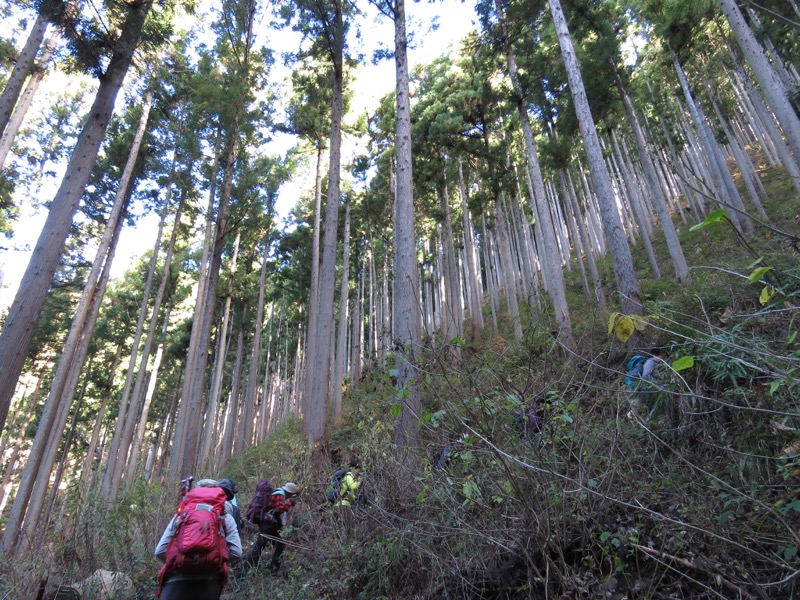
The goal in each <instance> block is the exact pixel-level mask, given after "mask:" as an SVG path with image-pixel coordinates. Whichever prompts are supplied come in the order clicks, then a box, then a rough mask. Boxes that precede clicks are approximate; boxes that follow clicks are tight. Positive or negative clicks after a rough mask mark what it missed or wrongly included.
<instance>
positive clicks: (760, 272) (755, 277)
mask: <svg viewBox="0 0 800 600" xmlns="http://www.w3.org/2000/svg"><path fill="white" fill-rule="evenodd" d="M770 271H772V267H758V268H757V269H756V270H755V271H753V272H752V273H750V283H758V282H759V281H761V278H762V277H763V276H764V275H766V274H767V273H769V272H770Z"/></svg>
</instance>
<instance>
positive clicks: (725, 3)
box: [719, 0, 800, 158]
mask: <svg viewBox="0 0 800 600" xmlns="http://www.w3.org/2000/svg"><path fill="white" fill-rule="evenodd" d="M719 5H720V8H721V9H722V13H723V14H724V15H725V17H726V18H727V19H728V23H729V24H730V26H731V31H733V35H734V37H735V38H736V41H737V42H738V44H739V47H740V48H741V49H742V52H743V53H744V55H745V58H746V59H747V62H748V63H749V64H750V70H751V71H752V73H753V76H754V77H755V79H756V81H758V85H759V87H760V88H761V91H762V93H763V94H764V97H765V98H766V100H767V103H768V104H769V106H770V108H771V109H772V111H773V112H774V113H775V116H776V117H777V118H778V122H779V123H780V126H781V128H782V129H783V131H784V133H785V134H786V139H787V140H788V141H789V145H790V146H791V147H792V150H793V151H794V155H795V158H798V157H800V118H798V116H797V113H796V112H795V111H794V109H793V108H792V104H791V102H790V101H789V98H788V92H789V90H786V89H785V88H784V87H783V85H782V84H781V81H780V78H779V77H778V74H777V73H776V72H775V69H774V67H773V66H772V64H771V63H770V62H769V59H768V58H767V56H766V54H765V53H764V49H763V48H762V47H761V46H760V45H759V43H758V40H757V39H756V36H755V35H754V34H753V30H752V29H750V26H749V25H748V24H747V22H746V21H745V18H744V15H743V14H742V11H741V10H739V7H738V5H737V4H736V0H719Z"/></svg>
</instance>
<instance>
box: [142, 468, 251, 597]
mask: <svg viewBox="0 0 800 600" xmlns="http://www.w3.org/2000/svg"><path fill="white" fill-rule="evenodd" d="M155 556H156V558H158V559H159V560H161V561H163V562H164V566H163V567H162V568H161V572H160V573H159V574H158V588H159V589H158V597H159V598H160V599H161V600H219V598H220V596H221V595H222V587H223V586H224V585H225V582H226V581H227V579H228V562H229V560H231V559H234V560H236V559H238V558H240V557H241V556H242V543H241V541H240V539H239V530H238V529H237V528H236V522H235V521H234V520H233V516H232V515H231V513H230V512H229V511H226V502H225V491H224V490H223V489H222V488H221V487H219V486H218V484H217V482H216V481H215V480H214V479H203V480H202V481H200V482H198V484H197V487H196V488H194V489H193V490H189V491H188V492H186V495H185V496H184V497H183V500H182V501H181V503H180V505H179V506H178V511H177V514H176V515H175V516H174V517H172V519H171V520H170V522H169V524H168V525H167V528H166V529H165V530H164V534H163V535H162V536H161V539H160V540H159V542H158V545H157V546H156V549H155Z"/></svg>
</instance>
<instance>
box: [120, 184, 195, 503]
mask: <svg viewBox="0 0 800 600" xmlns="http://www.w3.org/2000/svg"><path fill="white" fill-rule="evenodd" d="M190 170H191V169H190ZM186 193H187V189H186V188H184V190H183V192H182V197H181V199H180V201H179V203H178V208H177V210H176V213H175V223H174V225H173V227H172V233H171V235H170V239H169V243H168V245H167V252H166V255H165V257H164V268H163V272H162V274H161V281H160V282H159V285H158V290H157V291H156V297H155V300H154V304H153V311H152V313H151V315H150V323H149V325H148V328H147V334H146V335H145V339H144V344H143V346H142V355H141V358H140V360H139V369H138V371H137V373H136V381H135V382H134V385H133V392H132V393H131V399H130V407H129V409H128V416H127V419H126V420H125V423H124V425H122V434H121V438H120V443H119V453H118V456H117V460H116V462H115V466H114V472H113V474H112V479H111V494H110V496H111V497H112V498H113V497H115V496H116V494H117V491H118V490H119V485H120V483H121V481H122V475H123V473H124V474H125V479H126V485H128V486H129V485H130V484H131V483H132V482H133V481H132V478H133V473H134V469H135V468H136V461H137V455H138V451H139V448H138V445H137V443H136V441H135V440H134V427H137V424H138V429H139V431H140V432H143V431H144V425H145V424H146V420H147V415H146V413H147V410H142V409H141V408H140V407H142V406H143V402H144V401H145V399H146V397H147V393H146V389H145V384H146V383H147V385H148V387H151V386H154V385H155V373H154V372H153V371H150V372H148V369H147V366H148V364H149V362H150V354H151V352H152V348H153V343H154V341H155V336H156V331H157V328H158V322H159V315H160V313H161V304H162V302H163V301H164V294H165V293H166V289H167V284H168V283H169V274H170V266H171V263H172V254H173V252H174V248H175V240H176V238H177V234H178V229H179V227H180V222H181V214H182V210H183V204H184V202H185V201H186ZM167 206H168V204H167ZM158 250H159V246H158V245H156V247H155V248H154V249H153V253H154V255H156V256H158ZM148 279H152V277H151V276H150V275H149V274H148ZM146 287H147V288H148V289H147V291H146V295H145V299H147V297H148V296H149V295H150V290H149V286H146ZM145 312H146V311H145ZM148 375H149V378H150V381H149V382H148V381H147V380H148ZM148 409H149V405H148ZM143 416H144V421H145V423H142V417H143ZM139 435H140V436H141V433H140V434H139Z"/></svg>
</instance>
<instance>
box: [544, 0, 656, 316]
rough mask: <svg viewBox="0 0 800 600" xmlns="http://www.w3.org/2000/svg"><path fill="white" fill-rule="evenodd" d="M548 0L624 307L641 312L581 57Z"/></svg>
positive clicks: (558, 7)
mask: <svg viewBox="0 0 800 600" xmlns="http://www.w3.org/2000/svg"><path fill="white" fill-rule="evenodd" d="M549 2H550V11H551V13H552V14H553V22H554V24H555V28H556V33H557V34H558V43H559V46H560V47H561V55H562V56H563V57H564V62H565V64H566V67H567V79H568V80H569V88H570V92H571V94H572V99H573V103H574V104H575V112H576V114H577V116H578V123H579V126H580V130H581V135H582V137H583V145H584V147H585V148H586V155H587V158H588V160H589V167H590V172H591V176H592V182H593V183H594V187H595V192H596V193H597V200H598V202H599V203H600V217H601V219H602V221H603V230H604V231H605V235H606V239H607V240H608V245H609V251H610V253H611V263H612V265H613V268H614V277H615V278H616V281H617V291H618V292H619V296H620V302H621V306H622V311H623V312H624V313H626V314H639V315H640V314H642V310H643V307H642V298H641V293H640V291H639V281H638V279H637V278H636V271H635V269H634V266H633V257H632V256H631V249H630V248H629V247H628V241H627V239H626V237H625V232H624V231H623V229H622V222H621V221H620V217H619V213H618V212H617V209H616V202H615V199H614V192H613V189H612V185H611V178H610V177H609V175H608V170H607V169H606V165H605V163H604V162H603V154H602V151H601V149H600V140H599V138H598V136H597V131H596V129H595V124H594V118H593V117H592V112H591V109H590V108H589V100H588V98H587V96H586V90H585V89H584V86H583V79H582V78H581V72H580V67H579V65H578V57H577V55H576V54H575V48H574V46H573V44H572V38H571V36H570V33H569V29H568V28H567V21H566V19H565V18H564V11H563V10H562V9H561V2H560V1H559V0H549Z"/></svg>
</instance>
